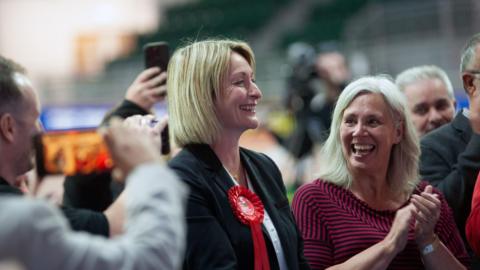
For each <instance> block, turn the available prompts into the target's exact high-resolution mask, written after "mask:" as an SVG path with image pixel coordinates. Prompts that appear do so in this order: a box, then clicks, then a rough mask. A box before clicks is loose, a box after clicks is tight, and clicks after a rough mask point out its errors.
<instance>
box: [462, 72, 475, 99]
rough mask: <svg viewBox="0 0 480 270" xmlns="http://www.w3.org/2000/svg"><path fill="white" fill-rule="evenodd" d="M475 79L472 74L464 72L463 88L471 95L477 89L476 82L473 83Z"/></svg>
mask: <svg viewBox="0 0 480 270" xmlns="http://www.w3.org/2000/svg"><path fill="white" fill-rule="evenodd" d="M474 79H475V77H474V76H472V75H471V74H468V73H463V74H462V82H463V89H465V91H466V92H467V95H468V96H469V97H471V96H473V94H474V93H475V90H476V87H475V84H474V83H473V80H474Z"/></svg>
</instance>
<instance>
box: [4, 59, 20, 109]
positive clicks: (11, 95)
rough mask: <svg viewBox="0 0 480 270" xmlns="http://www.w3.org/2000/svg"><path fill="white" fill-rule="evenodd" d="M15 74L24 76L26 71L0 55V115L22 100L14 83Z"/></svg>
mask: <svg viewBox="0 0 480 270" xmlns="http://www.w3.org/2000/svg"><path fill="white" fill-rule="evenodd" d="M15 73H20V74H25V73H26V70H25V68H23V67H22V66H20V65H19V64H17V63H15V62H14V61H12V60H10V59H7V58H5V57H3V56H1V55H0V113H4V112H5V110H8V109H11V108H12V106H14V105H15V103H17V102H19V101H20V100H22V97H23V94H22V92H21V90H20V89H19V88H18V85H17V83H16V82H15V79H14V75H15Z"/></svg>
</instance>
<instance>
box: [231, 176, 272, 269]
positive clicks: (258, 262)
mask: <svg viewBox="0 0 480 270" xmlns="http://www.w3.org/2000/svg"><path fill="white" fill-rule="evenodd" d="M228 201H229V202H230V206H231V207H232V210H233V213H234V215H235V217H237V219H238V220H240V222H242V223H243V224H245V225H247V226H250V231H251V232H252V240H253V249H254V256H255V258H254V259H255V263H254V264H255V270H270V263H269V261H268V252H267V247H266V245H265V239H264V238H263V233H262V226H261V224H262V222H263V215H264V211H265V210H264V208H263V203H262V201H261V200H260V198H258V196H257V195H256V194H255V193H253V192H252V191H250V190H249V189H247V188H245V187H242V186H234V187H232V188H230V189H229V190H228Z"/></svg>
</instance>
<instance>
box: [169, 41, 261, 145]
mask: <svg viewBox="0 0 480 270" xmlns="http://www.w3.org/2000/svg"><path fill="white" fill-rule="evenodd" d="M232 52H236V53H238V54H240V55H242V56H243V57H244V58H245V60H247V62H248V63H249V64H250V66H251V67H252V69H253V70H254V69H255V58H254V54H253V51H252V49H251V48H250V46H249V45H248V44H247V43H245V42H242V41H236V40H229V39H216V40H214V39H212V40H204V41H197V42H193V43H190V44H189V45H187V46H184V47H182V48H180V49H178V50H176V51H175V53H174V54H173V56H172V58H171V59H170V63H169V64H168V77H167V89H168V114H169V126H170V130H171V133H172V136H173V140H174V142H175V143H176V144H177V145H178V146H179V147H183V146H185V145H187V144H192V143H206V144H212V143H213V142H215V141H216V140H217V137H218V134H219V132H220V128H221V127H220V124H219V120H218V117H217V115H216V112H215V101H216V100H218V99H219V98H220V97H221V96H222V83H223V80H224V78H225V76H226V75H227V72H228V68H229V64H230V56H231V54H232Z"/></svg>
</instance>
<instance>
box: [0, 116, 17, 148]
mask: <svg viewBox="0 0 480 270" xmlns="http://www.w3.org/2000/svg"><path fill="white" fill-rule="evenodd" d="M15 124H16V123H15V119H13V116H12V115H11V114H10V113H4V114H2V115H1V116H0V136H1V137H2V138H3V139H4V140H6V141H8V142H12V141H13V140H14V138H15Z"/></svg>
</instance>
